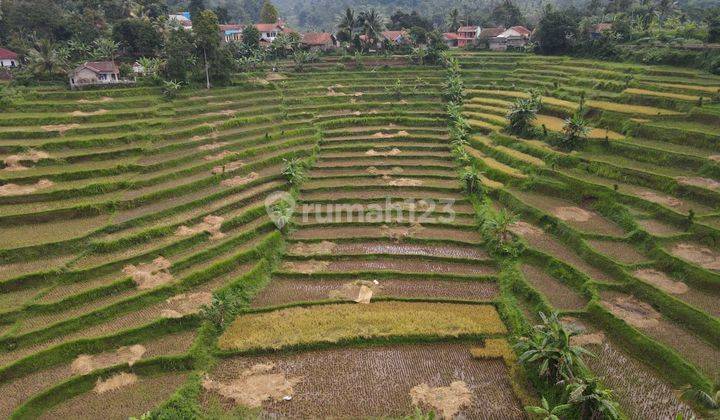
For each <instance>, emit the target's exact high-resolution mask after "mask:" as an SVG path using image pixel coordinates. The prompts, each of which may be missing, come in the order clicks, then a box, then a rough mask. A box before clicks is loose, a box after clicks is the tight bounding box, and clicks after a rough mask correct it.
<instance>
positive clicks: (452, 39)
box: [443, 32, 459, 48]
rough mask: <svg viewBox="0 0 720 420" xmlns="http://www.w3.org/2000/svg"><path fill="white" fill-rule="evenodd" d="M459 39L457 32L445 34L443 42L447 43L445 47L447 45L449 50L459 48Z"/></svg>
mask: <svg viewBox="0 0 720 420" xmlns="http://www.w3.org/2000/svg"><path fill="white" fill-rule="evenodd" d="M458 38H459V36H458V34H456V33H455V32H445V33H444V34H443V40H444V41H445V45H447V46H448V48H457V47H458Z"/></svg>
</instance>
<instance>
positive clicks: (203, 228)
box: [175, 215, 225, 240]
mask: <svg viewBox="0 0 720 420" xmlns="http://www.w3.org/2000/svg"><path fill="white" fill-rule="evenodd" d="M224 220H225V218H223V217H220V216H213V215H209V216H205V217H204V218H203V221H202V222H201V223H198V224H197V225H195V226H193V227H188V226H185V225H183V226H180V227H178V228H177V230H176V231H175V234H176V235H178V236H191V235H197V234H198V233H201V232H207V233H209V234H210V239H212V240H218V239H222V238H224V237H225V234H224V233H223V232H221V231H220V228H221V227H222V223H223V221H224Z"/></svg>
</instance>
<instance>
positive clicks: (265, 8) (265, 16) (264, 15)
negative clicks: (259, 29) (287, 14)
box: [260, 0, 278, 23]
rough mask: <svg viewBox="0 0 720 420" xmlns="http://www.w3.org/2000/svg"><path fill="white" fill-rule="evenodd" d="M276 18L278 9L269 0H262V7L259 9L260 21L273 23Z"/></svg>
mask: <svg viewBox="0 0 720 420" xmlns="http://www.w3.org/2000/svg"><path fill="white" fill-rule="evenodd" d="M277 20H278V11H277V9H275V6H273V4H272V3H270V0H265V1H263V5H262V9H260V22H262V23H275V22H277Z"/></svg>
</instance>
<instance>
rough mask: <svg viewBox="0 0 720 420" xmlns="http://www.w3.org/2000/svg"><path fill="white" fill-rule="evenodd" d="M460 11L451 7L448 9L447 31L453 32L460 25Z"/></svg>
mask: <svg viewBox="0 0 720 420" xmlns="http://www.w3.org/2000/svg"><path fill="white" fill-rule="evenodd" d="M459 20H460V12H458V9H452V10H451V11H450V14H449V15H448V21H449V22H450V26H449V27H448V31H450V32H455V31H457V29H458V28H459V27H460V23H459Z"/></svg>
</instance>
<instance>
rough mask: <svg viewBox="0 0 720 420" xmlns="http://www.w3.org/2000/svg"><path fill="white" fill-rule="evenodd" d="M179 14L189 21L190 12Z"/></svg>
mask: <svg viewBox="0 0 720 420" xmlns="http://www.w3.org/2000/svg"><path fill="white" fill-rule="evenodd" d="M180 14H181V15H183V16H185V17H186V18H188V19H190V12H181V13H180Z"/></svg>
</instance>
